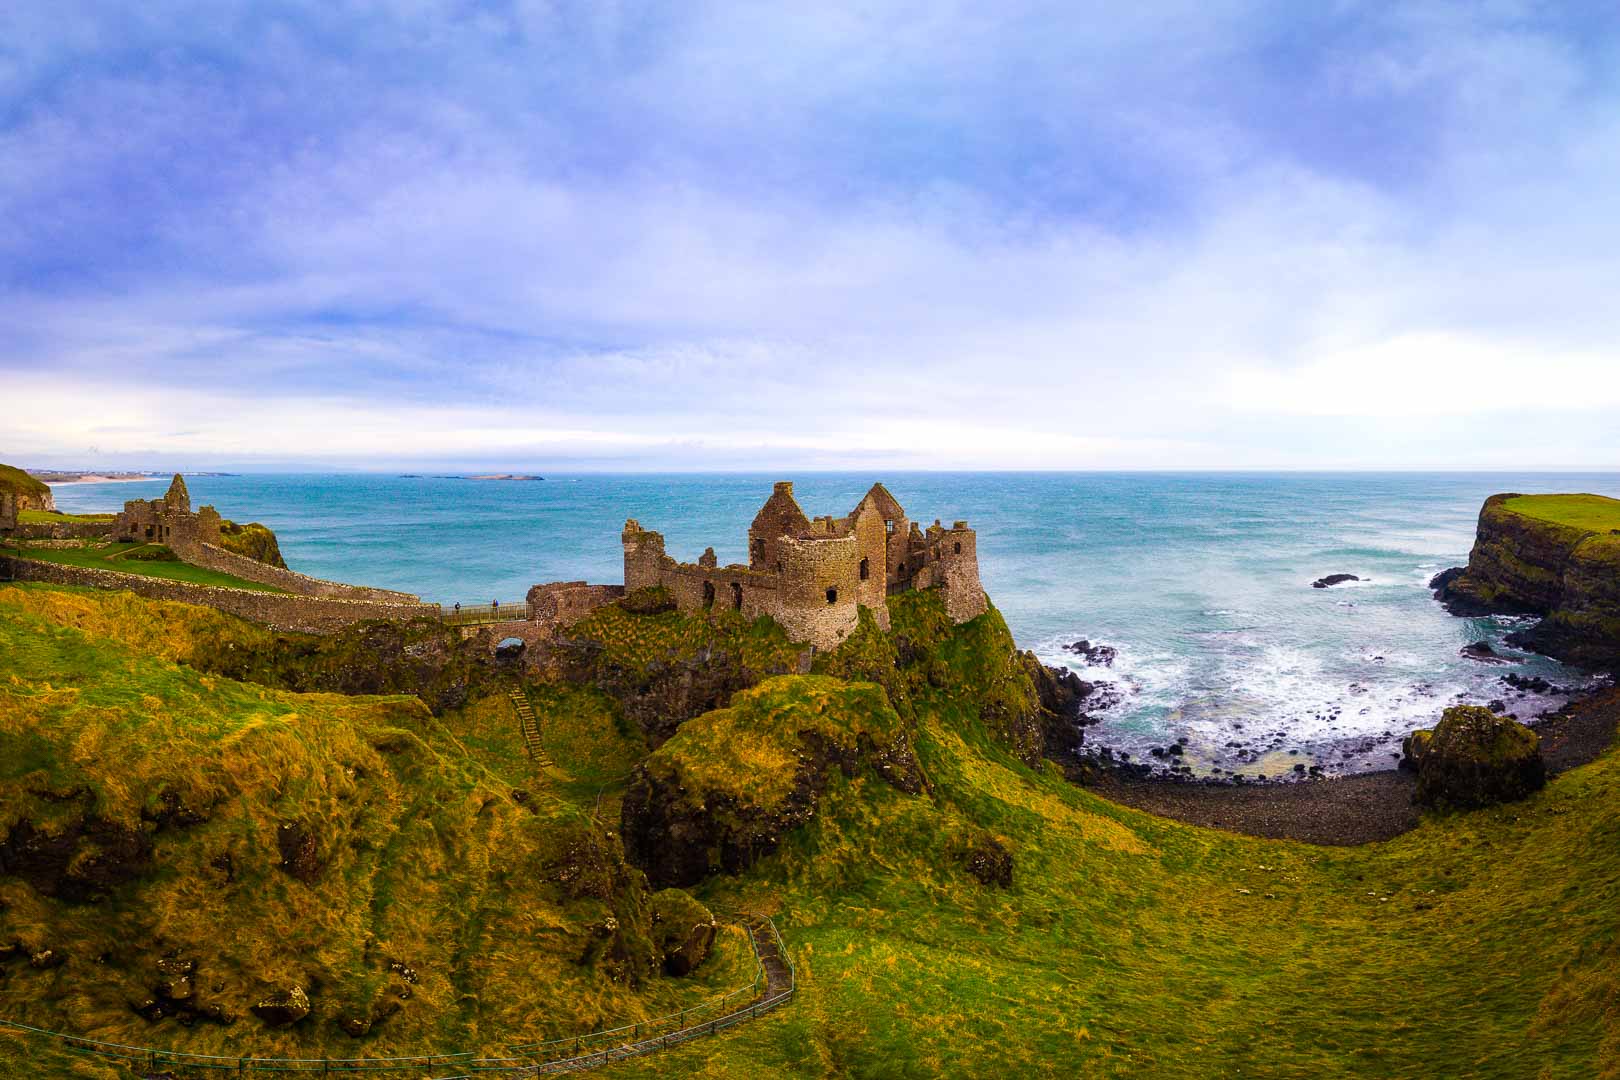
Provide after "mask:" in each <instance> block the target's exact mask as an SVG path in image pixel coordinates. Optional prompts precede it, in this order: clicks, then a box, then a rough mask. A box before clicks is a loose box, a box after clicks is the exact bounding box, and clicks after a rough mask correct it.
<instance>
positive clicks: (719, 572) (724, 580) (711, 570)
mask: <svg viewBox="0 0 1620 1080" xmlns="http://www.w3.org/2000/svg"><path fill="white" fill-rule="evenodd" d="M658 584H660V585H662V586H664V588H666V589H668V590H669V594H670V596H671V597H673V598H674V600H675V606H676V607H677V608H679V609H680V610H681V611H690V612H702V611H740V612H742V613H743V615H745V616H747V617H748V618H750V619H753V618H758V617H759V616H761V615H769V616H771V617H772V618H775V617H776V614H777V611H778V609H779V606H780V600H779V590H778V588H777V578H776V575H774V574H760V573H755V572H754V571H752V570H750V569H748V567H746V566H738V565H733V566H699V565H695V564H693V563H677V562H675V561H674V560H670V561H669V563H668V565H666V566H665V567H664V568H663V571H662V572H661V574H660V575H659V580H658Z"/></svg>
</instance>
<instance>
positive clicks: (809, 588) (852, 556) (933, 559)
mask: <svg viewBox="0 0 1620 1080" xmlns="http://www.w3.org/2000/svg"><path fill="white" fill-rule="evenodd" d="M622 540H623V542H624V585H625V588H626V589H638V588H643V587H646V586H652V585H662V586H663V587H664V588H666V589H668V590H669V592H670V595H671V596H673V597H674V599H675V604H676V606H677V607H679V608H680V609H681V610H683V611H704V610H712V609H714V608H721V609H728V608H729V609H731V610H735V611H740V612H742V613H743V614H745V615H750V616H753V615H769V616H771V617H772V618H774V619H775V620H776V621H777V622H779V623H781V624H782V627H783V628H784V629H785V630H786V631H787V633H788V636H789V637H790V638H792V639H793V640H795V641H803V642H807V643H809V644H810V645H813V646H815V647H816V648H819V649H828V648H832V647H833V646H835V645H837V644H838V643H839V642H841V641H843V640H844V639H845V638H846V637H848V636H849V635H850V633H851V632H853V631H854V629H855V627H856V625H857V620H858V613H859V610H860V609H861V608H862V607H865V608H867V609H869V610H870V611H871V612H872V615H873V616H874V617H875V618H876V619H877V621H878V623H879V624H880V625H882V626H883V627H884V628H885V629H887V628H888V625H889V612H888V607H887V606H886V604H885V598H886V597H887V596H888V595H889V594H890V593H896V592H904V591H906V590H908V589H928V588H938V589H940V590H941V591H942V592H943V593H944V596H945V609H946V611H947V612H948V613H949V614H950V617H951V618H952V619H953V620H955V621H956V622H966V621H967V620H968V619H971V618H973V617H975V616H977V615H981V614H983V613H984V611H985V608H986V601H985V596H984V588H983V586H982V585H981V584H980V582H979V553H978V546H977V542H976V540H975V535H974V532H973V530H972V529H970V528H968V524H967V522H965V521H958V522H955V523H954V524H952V525H951V527H950V528H948V529H947V528H945V527H944V526H942V525H941V524H940V523H939V522H938V521H935V522H934V523H933V524H932V525H930V526H929V527H928V528H927V529H926V530H923V529H920V528H919V527H918V526H917V523H916V522H913V521H910V520H909V519H908V518H907V517H906V512H905V510H904V509H903V508H902V507H901V506H900V503H899V502H898V501H897V500H896V499H895V497H894V496H893V495H891V494H889V492H888V490H887V489H885V488H884V486H883V485H882V484H874V485H872V489H871V490H870V491H868V492H867V493H866V495H865V496H863V497H862V499H861V501H860V502H859V503H857V504H856V506H855V508H854V509H853V510H851V511H850V512H849V514H848V515H847V516H845V517H841V518H838V517H831V516H827V517H818V518H810V517H807V516H805V513H804V510H803V509H802V508H801V507H800V506H799V503H798V501H797V500H796V499H794V497H793V485H792V484H791V483H787V482H785V481H784V482H782V483H779V484H777V485H776V487H775V490H773V491H772V492H771V496H770V498H769V499H767V500H765V505H764V506H762V507H760V510H759V513H758V514H756V515H754V521H753V523H752V524H751V525H749V527H748V564H747V565H746V566H744V565H741V564H735V565H731V566H719V565H717V561H718V560H717V559H716V558H715V554H714V549H713V548H710V549H708V550H707V551H705V552H704V553H703V555H702V556H701V557H699V559H698V561H697V562H696V563H681V562H676V561H675V560H674V559H672V558H670V557H669V556H668V555H667V554H665V552H664V537H663V535H662V534H660V533H656V532H652V531H650V530H647V529H643V528H642V527H641V525H640V524H639V523H638V522H637V521H636V520H635V519H634V518H632V519H630V520H629V521H626V522H625V523H624V534H623V537H622Z"/></svg>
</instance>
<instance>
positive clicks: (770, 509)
mask: <svg viewBox="0 0 1620 1080" xmlns="http://www.w3.org/2000/svg"><path fill="white" fill-rule="evenodd" d="M810 531H811V530H810V519H808V518H806V517H805V516H804V511H803V510H801V509H799V504H798V503H797V502H795V501H794V499H793V485H792V484H791V483H789V482H787V481H786V480H784V481H782V482H781V483H779V484H777V485H776V486H775V488H773V489H772V491H771V497H770V498H769V499H766V500H765V505H764V506H762V507H760V510H759V513H758V514H755V515H754V521H753V524H751V525H749V526H748V567H749V569H751V570H756V571H759V572H761V573H767V574H768V573H774V572H776V571H777V570H778V569H780V568H782V567H783V566H784V565H785V564H784V561H783V557H782V543H783V538H784V537H801V536H808V535H810Z"/></svg>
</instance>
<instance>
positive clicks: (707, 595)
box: [703, 581, 714, 611]
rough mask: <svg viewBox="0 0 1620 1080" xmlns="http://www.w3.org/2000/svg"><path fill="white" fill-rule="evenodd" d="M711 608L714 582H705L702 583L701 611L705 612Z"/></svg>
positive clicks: (712, 605)
mask: <svg viewBox="0 0 1620 1080" xmlns="http://www.w3.org/2000/svg"><path fill="white" fill-rule="evenodd" d="M712 607H714V582H712V581H705V582H704V583H703V609H704V610H705V611H707V610H708V609H709V608H712Z"/></svg>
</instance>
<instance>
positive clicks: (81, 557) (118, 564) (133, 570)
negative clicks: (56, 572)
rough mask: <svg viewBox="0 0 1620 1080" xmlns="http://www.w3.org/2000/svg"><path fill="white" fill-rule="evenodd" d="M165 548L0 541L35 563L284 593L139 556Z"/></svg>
mask: <svg viewBox="0 0 1620 1080" xmlns="http://www.w3.org/2000/svg"><path fill="white" fill-rule="evenodd" d="M167 551H168V549H167V548H166V547H164V546H163V545H161V544H143V543H125V542H120V543H107V544H103V543H99V542H96V541H85V542H84V545H83V546H82V547H75V548H54V547H53V548H47V547H25V546H18V545H4V544H0V552H3V553H4V554H7V555H13V556H16V557H18V558H23V559H34V560H36V561H38V562H49V563H58V564H60V565H63V566H82V567H86V568H88V569H91V570H114V571H117V572H118V573H122V574H139V575H141V576H143V577H158V578H166V579H168V580H170V581H185V582H190V583H191V584H193V585H220V586H224V587H226V588H231V589H252V590H253V591H255V592H284V591H285V590H283V589H277V588H275V587H274V586H271V585H261V584H259V583H258V582H256V581H246V580H244V579H242V578H239V577H232V576H231V575H230V574H222V573H220V572H219V571H218V570H209V569H207V568H206V567H202V566H192V565H191V564H190V563H184V562H176V561H167V560H164V559H161V558H157V559H143V558H138V557H137V556H140V555H146V554H151V555H159V556H161V555H163V554H165V553H166V552H167Z"/></svg>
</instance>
